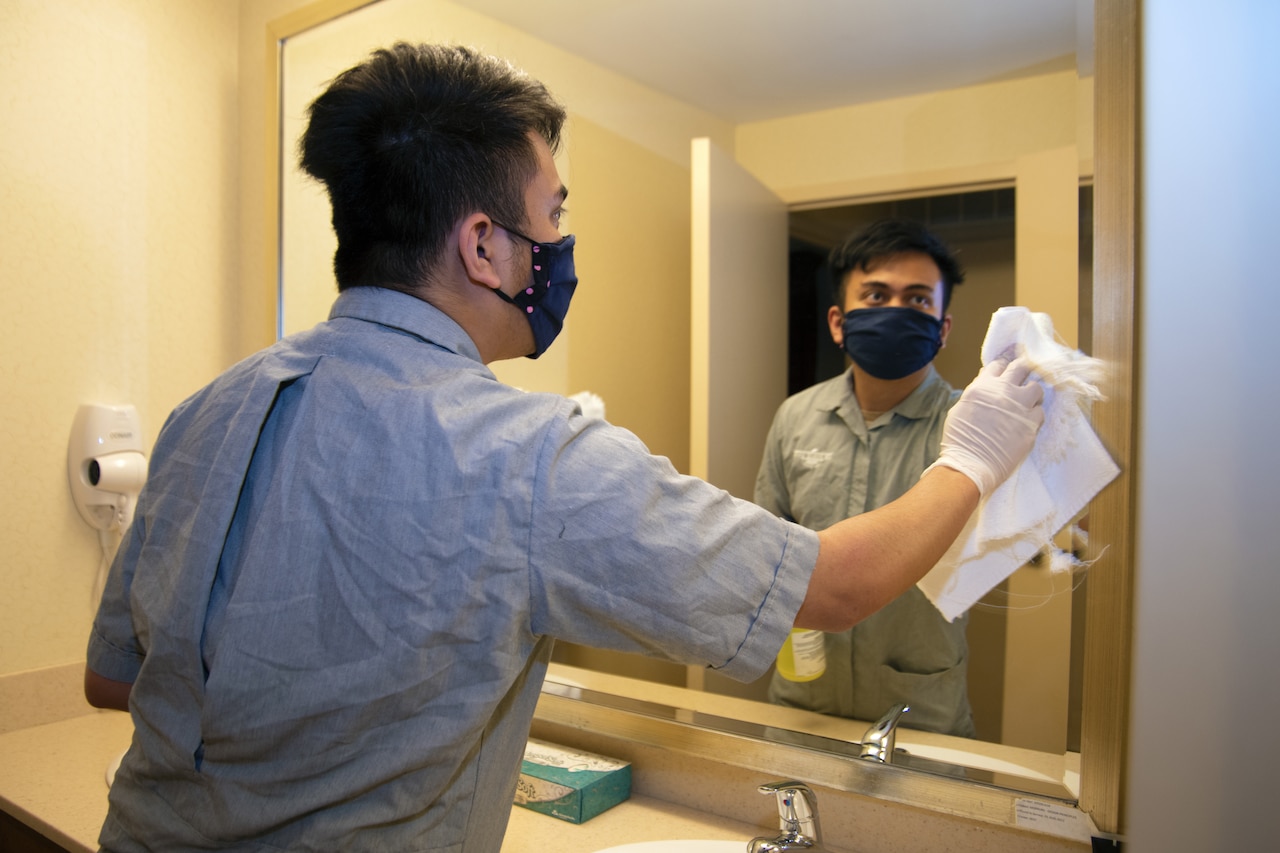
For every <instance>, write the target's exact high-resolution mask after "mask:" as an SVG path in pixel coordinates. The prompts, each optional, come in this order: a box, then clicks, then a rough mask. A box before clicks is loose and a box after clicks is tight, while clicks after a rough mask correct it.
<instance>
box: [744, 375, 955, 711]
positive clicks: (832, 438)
mask: <svg viewBox="0 0 1280 853" xmlns="http://www.w3.org/2000/svg"><path fill="white" fill-rule="evenodd" d="M959 397H960V392H959V391H957V390H955V389H953V388H952V387H951V386H950V385H948V384H947V383H946V381H945V380H943V378H942V377H941V376H939V375H938V372H937V371H936V370H935V369H934V368H933V367H930V368H929V372H928V374H927V375H926V376H925V378H924V381H922V382H921V383H920V385H919V386H918V387H916V389H915V390H913V391H912V392H911V393H910V394H908V395H907V397H906V398H905V399H904V400H903V401H902V402H900V403H899V404H898V405H896V406H894V407H893V408H892V409H890V410H889V411H888V412H885V413H884V414H882V415H880V417H878V418H876V420H875V421H873V422H872V423H870V424H868V423H867V422H866V421H865V420H864V418H863V416H862V410H861V409H860V408H859V406H858V398H857V397H856V396H855V395H854V392H853V386H852V374H851V373H849V372H848V371H846V372H845V373H843V374H841V375H840V376H837V377H835V378H833V379H829V380H827V381H826V382H822V383H819V384H817V385H814V386H812V387H811V388H807V389H805V390H804V391H801V392H800V393H798V394H795V395H794V396H792V397H789V398H787V400H786V401H784V402H783V404H782V405H781V406H780V407H779V408H778V412H777V414H776V415H775V417H774V421H773V425H772V427H771V428H770V430H769V437H768V439H767V440H766V442H765V451H764V457H763V460H762V461H761V463H760V471H759V474H758V476H757V478H756V490H755V500H756V503H758V504H760V506H762V507H764V508H765V509H768V510H769V511H770V512H773V513H775V514H777V515H780V516H783V517H784V518H792V519H795V520H796V521H797V522H799V523H800V524H803V525H804V526H805V527H810V528H812V529H814V530H823V529H825V528H827V527H830V526H831V525H833V524H835V523H837V522H839V521H842V520H843V519H846V518H849V517H850V516H854V515H859V514H861V513H864V512H869V511H870V510H873V509H876V508H878V507H882V506H884V505H885V504H887V503H890V502H891V501H894V500H896V499H898V498H899V497H901V496H902V495H903V494H905V493H906V491H907V490H908V489H910V488H911V487H912V486H913V485H915V483H916V481H917V480H919V479H920V475H921V474H922V473H924V469H925V468H927V467H928V466H929V465H931V464H932V463H933V462H934V460H936V459H937V458H938V453H939V447H940V444H941V440H942V427H943V424H944V423H945V422H946V418H947V412H948V411H950V409H951V407H952V405H954V404H955V401H956V400H957V399H958V398H959ZM930 522H931V520H930V519H928V518H921V519H918V523H919V524H921V525H927V524H929V523H930ZM900 535H902V536H908V537H909V536H913V535H914V533H913V531H912V530H910V529H903V530H901V531H900ZM967 625H968V619H967V617H961V618H959V619H957V620H956V621H955V622H948V621H947V620H946V619H945V618H943V616H942V614H941V613H939V612H938V609H937V608H936V607H934V606H933V604H932V603H931V602H930V601H929V600H928V599H927V598H925V596H924V593H922V592H920V590H919V589H917V588H915V587H913V588H911V589H909V590H907V591H906V592H905V593H903V594H902V595H901V596H899V597H898V598H896V599H895V600H893V601H891V602H890V603H889V604H888V605H886V606H885V607H884V608H883V609H881V610H880V611H878V612H876V613H873V614H872V615H871V616H869V617H867V618H866V619H864V620H863V621H862V622H860V623H858V624H857V625H855V626H854V627H853V628H852V629H850V630H848V631H841V632H839V633H835V634H827V635H826V640H825V645H826V658H827V669H826V672H825V673H824V674H823V675H822V676H821V677H819V678H817V679H815V680H813V681H805V682H799V683H797V682H792V681H787V680H786V679H784V678H782V677H781V676H779V675H776V674H775V676H774V678H773V681H772V683H771V685H770V690H769V694H770V698H772V699H773V700H774V701H775V702H778V703H780V704H784V705H791V706H794V707H798V708H807V709H809V710H811V711H820V712H822V713H824V714H834V715H837V716H842V717H851V718H853V719H857V720H875V719H877V718H879V717H880V716H881V715H882V714H884V713H885V712H886V711H887V710H889V708H890V707H891V706H893V705H894V704H896V703H898V702H905V703H907V704H908V705H910V706H911V711H910V713H909V714H907V715H906V716H904V717H903V718H902V725H903V726H907V727H909V728H920V729H928V730H930V731H936V732H943V733H946V734H953V735H961V736H965V737H971V736H973V734H974V725H973V713H972V711H971V710H970V706H969V689H968V676H967V668H968V651H969V646H968V642H967V639H966V636H965V631H966V628H967Z"/></svg>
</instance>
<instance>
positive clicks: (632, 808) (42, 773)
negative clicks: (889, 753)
mask: <svg viewBox="0 0 1280 853" xmlns="http://www.w3.org/2000/svg"><path fill="white" fill-rule="evenodd" d="M132 735H133V724H132V722H131V720H130V719H129V716H128V715H127V714H123V713H120V712H116V711H97V712H92V713H89V714H85V715H83V716H79V717H73V718H71V719H67V720H62V721H59V722H55V723H48V724H46V725H41V726H32V727H30V728H25V729H19V730H17V731H12V732H7V733H5V734H3V735H0V768H2V770H0V809H3V810H4V811H6V812H8V813H9V814H11V815H12V816H14V817H15V818H17V819H18V820H20V821H22V822H23V823H25V824H26V825H28V826H30V827H32V828H33V829H35V830H37V831H38V832H40V833H41V834H42V835H44V836H46V837H47V838H49V839H51V840H53V841H54V842H56V843H57V844H59V845H60V846H62V847H64V848H65V849H67V850H70V851H74V852H75V853H93V851H96V850H97V849H98V844H97V839H98V829H99V828H100V827H101V826H102V821H103V819H104V818H105V817H106V813H107V784H106V769H107V765H108V764H110V763H111V761H112V760H113V759H114V758H115V757H116V756H118V755H119V754H120V753H121V752H122V751H123V750H124V749H125V748H126V747H127V746H128V745H129V740H130V738H131V737H132ZM756 834H757V831H756V829H755V827H752V826H748V825H746V824H742V823H738V822H736V821H733V820H730V819H727V818H722V817H717V816H715V815H708V814H703V813H701V812H698V811H696V810H693V809H689V808H684V807H682V806H678V805H675V804H673V803H667V802H664V801H662V800H656V799H652V798H648V797H636V796H633V797H632V798H631V799H630V800H627V801H626V802H624V803H621V804H619V805H617V806H615V807H613V808H612V809H609V810H608V811H606V812H604V813H603V814H600V815H597V816H596V817H594V818H592V819H591V820H589V821H587V822H586V823H584V824H581V825H574V824H570V823H567V822H565V821H562V820H557V819H556V818H553V817H548V816H546V815H542V814H538V813H537V812H532V811H529V810H527V809H522V808H513V809H512V813H511V823H510V825H509V826H508V828H507V837H506V841H505V842H504V843H503V845H502V851H503V853H534V851H538V853H541V851H544V850H556V851H559V853H594V851H597V850H600V849H602V848H605V847H610V846H613V845H616V844H625V843H630V842H633V841H657V840H662V839H667V838H705V839H719V840H738V839H740V840H742V841H743V843H744V849H745V842H746V841H747V840H749V839H750V838H752V837H753V836H754V835H756Z"/></svg>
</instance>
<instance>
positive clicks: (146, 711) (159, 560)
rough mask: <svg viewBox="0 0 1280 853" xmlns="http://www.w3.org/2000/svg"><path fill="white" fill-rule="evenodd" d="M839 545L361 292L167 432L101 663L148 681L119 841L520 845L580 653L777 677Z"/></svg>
mask: <svg viewBox="0 0 1280 853" xmlns="http://www.w3.org/2000/svg"><path fill="white" fill-rule="evenodd" d="M816 557H817V537H816V535H814V534H813V533H812V532H810V531H807V530H805V529H803V528H801V527H799V526H797V525H794V524H787V523H785V522H782V521H779V520H776V519H774V518H772V517H771V516H770V515H769V514H768V513H766V512H764V511H763V510H761V509H759V508H758V507H755V506H754V505H752V504H750V503H746V502H742V501H735V500H733V499H732V498H730V497H729V496H728V495H726V494H725V493H724V492H722V491H720V490H718V489H715V488H712V487H711V486H709V485H707V484H706V483H704V482H702V481H700V480H696V479H693V478H689V477H682V476H680V475H679V474H677V473H676V471H675V470H674V469H673V468H672V467H671V465H670V463H669V462H668V461H667V460H666V459H663V458H658V457H654V456H652V455H650V454H649V453H648V452H647V451H646V449H645V448H644V446H643V445H642V444H641V442H640V441H639V440H638V439H637V438H636V437H635V436H634V435H632V434H631V433H629V432H627V431H625V430H623V429H619V428H617V427H613V426H610V425H609V424H607V423H604V422H603V421H599V420H590V419H587V418H584V417H582V416H581V414H580V412H579V411H578V409H577V407H576V405H575V404H573V403H571V402H570V401H568V400H566V399H565V398H563V397H560V396H556V395H551V394H527V393H524V392H522V391H519V390H517V389H513V388H511V387H509V386H506V385H503V384H502V383H500V382H498V381H497V380H496V379H495V377H494V376H493V374H492V373H491V372H490V371H489V369H488V368H487V367H485V366H484V365H483V364H482V363H481V362H480V360H479V354H478V353H477V352H476V350H475V347H474V345H473V344H472V342H471V340H470V339H469V338H468V337H467V335H466V334H465V333H464V332H463V330H462V329H461V328H460V327H458V326H457V325H456V324H454V323H453V322H452V321H451V320H449V319H448V317H446V316H445V315H444V314H442V313H440V312H439V311H437V310H436V309H434V308H432V307H431V306H430V305H428V304H426V303H425V302H422V301H420V300H417V299H414V298H412V297H410V296H406V295H404V294H399V293H395V292H392V291H389V290H380V289H375V288H359V289H355V290H351V291H348V292H346V293H343V294H342V295H340V296H339V298H338V300H337V302H336V303H335V305H334V309H333V311H332V313H331V316H330V320H329V321H328V322H326V323H322V324H320V325H319V326H317V327H316V328H315V329H313V330H311V331H310V332H306V333H303V334H300V335H295V336H292V337H290V338H287V339H285V340H283V341H281V342H280V343H278V344H276V345H275V346H273V347H271V348H269V349H267V350H264V351H263V352H262V353H259V354H258V355H255V356H253V357H252V358H250V359H248V360H246V361H244V362H242V363H241V364H239V365H237V366H235V367H233V368H232V369H231V370H230V371H228V372H227V373H226V374H224V375H223V376H222V377H220V378H218V379H217V380H215V381H214V383H213V384H211V385H210V386H209V387H207V388H205V389H204V390H202V391H201V392H199V393H197V394H196V395H195V396H193V397H192V398H190V399H189V400H187V401H186V402H184V403H183V404H182V405H181V406H179V407H178V409H177V410H175V412H174V414H173V415H172V416H171V417H170V418H169V420H168V422H167V423H166V425H165V428H164V430H163V431H162V433H161V435H160V438H159V440H158V441H157V443H156V447H155V449H154V451H153V454H152V465H151V472H150V478H149V481H148V484H147V487H146V490H145V491H144V492H143V495H142V497H141V499H140V501H139V506H138V512H137V520H136V521H135V523H134V526H133V528H132V530H131V532H130V533H129V535H128V536H127V538H126V541H125V542H124V543H123V545H122V547H121V553H120V557H119V559H117V561H116V563H115V564H114V566H113V568H112V571H111V574H110V577H109V579H108V584H107V589H106V592H105V594H104V597H103V603H102V606H101V608H100V611H99V614H98V617H97V619H96V622H95V625H94V630H93V634H92V638H91V640H90V647H89V665H90V666H91V668H92V669H93V670H94V671H96V672H98V673H99V674H101V675H104V676H106V677H108V678H115V679H118V680H122V681H134V687H133V694H132V699H131V706H132V707H131V711H132V713H133V716H134V720H135V722H136V729H137V733H136V736H135V738H134V742H133V746H132V748H131V749H130V751H129V753H128V754H127V756H126V757H125V759H124V761H123V763H122V764H121V767H120V771H119V773H118V774H117V776H116V779H115V784H114V785H113V787H112V789H111V793H110V810H109V814H108V818H107V822H106V824H105V825H104V827H103V831H102V839H101V840H102V844H103V846H104V848H106V849H108V850H135V849H143V848H150V849H161V850H173V849H183V850H195V849H212V848H214V847H217V846H221V845H225V844H227V843H228V842H230V843H233V844H234V846H235V849H252V850H257V849H268V848H269V849H289V850H323V851H334V850H343V851H353V850H410V849H413V850H428V849H429V850H447V851H496V850H498V849H499V846H500V844H501V840H502V836H503V833H504V831H505V827H506V823H507V814H508V812H509V810H510V806H511V802H512V797H513V793H514V789H515V783H516V778H517V776H518V774H519V768H520V759H521V756H522V754H523V751H524V743H525V739H526V737H527V734H528V727H529V722H530V718H531V716H532V713H533V709H534V705H535V703H536V700H537V697H538V693H539V688H540V686H541V683H542V677H543V673H544V670H545V663H546V661H547V659H548V656H549V653H550V643H551V638H563V639H566V640H571V641H573V642H576V643H583V644H587V645H600V646H603V647H606V648H613V649H619V650H624V651H632V652H647V653H650V654H654V655H660V656H663V657H666V658H669V659H672V660H676V661H680V662H685V663H697V664H702V665H707V666H712V667H717V668H720V669H722V670H723V671H724V672H725V673H727V674H729V675H732V676H734V677H737V678H743V679H750V678H754V677H758V676H759V675H760V674H761V673H763V672H765V671H766V670H767V668H768V666H769V663H770V661H771V660H772V658H773V657H774V656H775V655H776V654H777V651H778V648H779V647H780V646H781V644H782V641H783V639H784V637H785V636H786V633H787V631H788V630H789V629H790V627H791V623H792V621H793V619H794V616H795V612H796V610H797V609H798V608H799V606H800V602H801V600H802V599H803V596H804V593H805V589H806V587H807V585H808V579H809V575H810V573H811V572H812V569H813V564H814V561H815V560H816ZM135 679H136V680H135Z"/></svg>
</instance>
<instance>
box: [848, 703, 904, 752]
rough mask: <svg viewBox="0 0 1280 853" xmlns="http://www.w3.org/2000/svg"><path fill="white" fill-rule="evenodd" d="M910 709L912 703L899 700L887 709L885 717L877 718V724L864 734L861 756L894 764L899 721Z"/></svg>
mask: <svg viewBox="0 0 1280 853" xmlns="http://www.w3.org/2000/svg"><path fill="white" fill-rule="evenodd" d="M910 710H911V706H910V705H904V704H902V703H901V702H899V703H898V704H897V705H894V706H893V707H892V708H890V709H889V710H888V711H886V712H885V714H884V716H883V717H881V718H880V719H878V720H876V722H875V724H874V725H872V726H871V728H869V729H867V733H866V734H865V735H863V736H862V752H861V753H860V757H861V758H866V759H870V760H871V761H879V762H880V763H881V764H892V763H893V742H894V741H895V740H896V739H897V736H898V721H899V720H901V719H902V715H903V714H905V713H906V712H907V711H910Z"/></svg>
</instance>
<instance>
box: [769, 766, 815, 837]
mask: <svg viewBox="0 0 1280 853" xmlns="http://www.w3.org/2000/svg"><path fill="white" fill-rule="evenodd" d="M758 790H759V791H760V793H762V794H773V795H774V796H775V797H776V798H777V800H778V824H779V829H781V830H782V836H780V837H779V838H777V839H775V841H776V842H781V841H789V842H791V843H792V844H793V845H794V847H787V848H781V849H798V848H814V847H817V845H818V843H819V841H818V839H819V837H820V835H819V829H818V798H817V796H816V795H815V794H814V793H813V789H811V788H810V787H809V786H808V785H806V784H805V783H803V782H797V781H795V780H792V779H784V780H782V781H780V782H767V783H765V784H764V785H761V786H760V787H759V789H758Z"/></svg>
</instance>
